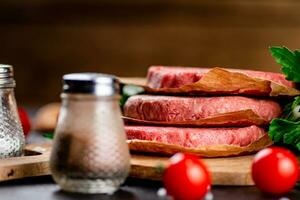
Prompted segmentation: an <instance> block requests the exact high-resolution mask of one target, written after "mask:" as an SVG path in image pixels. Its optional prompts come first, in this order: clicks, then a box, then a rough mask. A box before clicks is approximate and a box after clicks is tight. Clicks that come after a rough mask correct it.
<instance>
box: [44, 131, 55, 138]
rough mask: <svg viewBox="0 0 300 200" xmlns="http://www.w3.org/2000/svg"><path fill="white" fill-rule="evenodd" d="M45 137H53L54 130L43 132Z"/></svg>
mask: <svg viewBox="0 0 300 200" xmlns="http://www.w3.org/2000/svg"><path fill="white" fill-rule="evenodd" d="M43 137H45V138H48V139H53V137H54V132H47V133H43Z"/></svg>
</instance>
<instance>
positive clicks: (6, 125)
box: [0, 64, 25, 158]
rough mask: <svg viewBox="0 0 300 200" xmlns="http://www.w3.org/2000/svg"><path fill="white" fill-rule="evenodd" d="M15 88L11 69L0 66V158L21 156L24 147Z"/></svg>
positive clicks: (8, 66)
mask: <svg viewBox="0 0 300 200" xmlns="http://www.w3.org/2000/svg"><path fill="white" fill-rule="evenodd" d="M15 86H16V83H15V80H14V74H13V67H12V66H10V65H3V64H0V97H1V98H0V158H7V157H15V156H21V155H22V152H23V148H24V145H25V138H24V134H23V129H22V126H21V123H20V119H19V115H18V111H17V103H16V100H15V94H14V88H15Z"/></svg>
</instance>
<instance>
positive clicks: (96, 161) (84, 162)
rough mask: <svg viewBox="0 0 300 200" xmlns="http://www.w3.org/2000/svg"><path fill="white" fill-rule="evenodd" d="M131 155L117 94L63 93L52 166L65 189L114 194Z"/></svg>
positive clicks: (127, 170) (125, 175) (128, 165)
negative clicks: (99, 95)
mask: <svg viewBox="0 0 300 200" xmlns="http://www.w3.org/2000/svg"><path fill="white" fill-rule="evenodd" d="M129 158H130V155H129V150H128V145H127V143H126V136H125V131H124V124H123V120H122V119H121V111H120V107H119V103H118V97H117V96H111V97H109V96H108V97H97V96H93V95H88V94H62V107H61V110H60V115H59V118H58V125H57V127H56V131H55V136H54V145H53V148H52V154H51V161H50V167H51V171H52V176H53V178H54V180H55V181H56V182H57V183H58V184H59V185H60V187H61V188H62V189H63V190H66V191H71V192H81V193H113V192H114V191H116V190H117V189H118V187H119V186H120V184H122V183H123V182H124V180H125V179H126V177H127V175H128V173H129V168H130V159H129Z"/></svg>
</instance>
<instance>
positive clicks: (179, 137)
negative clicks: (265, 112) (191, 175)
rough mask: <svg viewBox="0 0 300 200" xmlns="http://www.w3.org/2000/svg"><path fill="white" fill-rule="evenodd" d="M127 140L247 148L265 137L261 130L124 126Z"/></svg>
mask: <svg viewBox="0 0 300 200" xmlns="http://www.w3.org/2000/svg"><path fill="white" fill-rule="evenodd" d="M125 130H126V134H127V138H128V140H145V141H154V142H159V143H165V144H173V145H179V146H182V147H190V148H197V147H201V146H215V145H233V146H240V147H244V146H248V145H250V144H251V143H253V142H255V141H257V140H259V139H260V138H262V137H263V136H265V135H266V132H265V130H264V129H263V128H260V127H258V126H248V127H241V128H178V127H158V126H137V125H127V126H125Z"/></svg>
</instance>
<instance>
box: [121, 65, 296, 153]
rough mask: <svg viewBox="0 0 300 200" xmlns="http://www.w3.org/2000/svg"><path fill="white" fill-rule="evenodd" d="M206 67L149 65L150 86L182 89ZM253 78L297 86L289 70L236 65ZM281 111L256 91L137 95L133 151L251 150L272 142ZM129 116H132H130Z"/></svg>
mask: <svg viewBox="0 0 300 200" xmlns="http://www.w3.org/2000/svg"><path fill="white" fill-rule="evenodd" d="M208 71H209V69H207V68H187V67H150V68H149V70H148V75H147V84H148V87H151V88H179V87H181V86H183V85H186V84H192V83H195V82H197V81H199V80H200V79H201V78H202V76H203V75H204V74H205V73H207V72H208ZM229 71H234V72H240V73H243V74H246V75H247V76H249V77H253V78H259V79H264V80H270V81H273V82H276V83H278V84H280V85H284V86H286V87H292V86H293V85H292V83H291V82H289V81H287V80H286V79H285V77H284V75H282V74H279V73H271V72H259V71H251V70H233V69H229ZM280 114H281V107H280V105H279V104H278V103H277V102H276V101H274V100H271V99H270V98H261V97H260V98H256V97H254V96H251V97H246V96H225V95H224V94H223V95H222V96H205V97H203V96H197V97H196V96H188V95H186V96H162V95H155V94H152V95H149V94H148V95H147V94H145V95H135V96H132V97H130V98H129V99H128V100H127V102H126V104H125V106H124V116H125V117H127V118H129V119H131V121H134V122H136V123H134V124H132V123H130V124H127V125H126V133H127V137H128V141H129V146H130V148H131V150H134V151H139V152H151V153H158V154H165V155H170V154H174V153H176V152H190V153H196V154H198V155H201V156H204V157H220V156H233V155H240V154H247V153H251V152H255V151H258V150H260V149H262V148H264V147H266V146H269V145H271V144H272V142H271V140H270V139H269V137H268V134H267V132H266V129H265V128H266V126H267V125H268V124H269V122H270V121H271V120H272V119H273V118H276V117H278V116H280ZM129 121H130V120H129Z"/></svg>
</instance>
